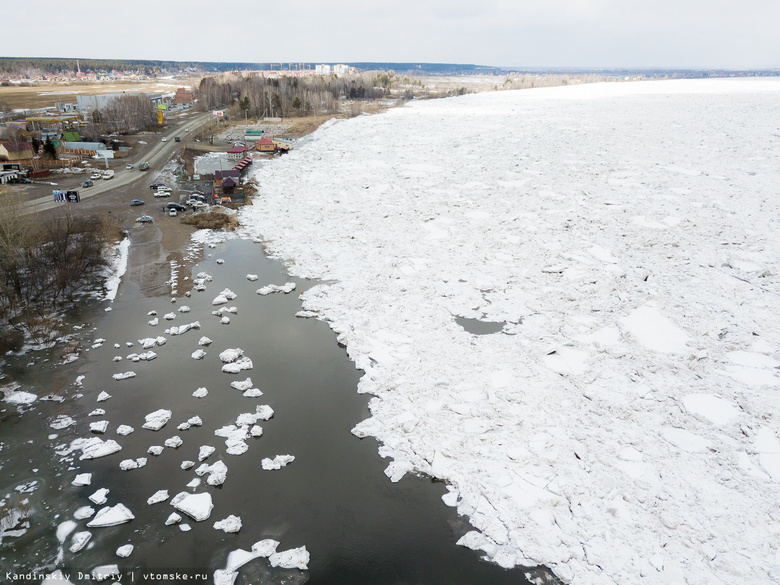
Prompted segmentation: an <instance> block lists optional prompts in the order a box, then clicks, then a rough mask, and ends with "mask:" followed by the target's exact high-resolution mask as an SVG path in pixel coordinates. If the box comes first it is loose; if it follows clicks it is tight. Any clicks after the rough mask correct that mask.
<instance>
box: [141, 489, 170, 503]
mask: <svg viewBox="0 0 780 585" xmlns="http://www.w3.org/2000/svg"><path fill="white" fill-rule="evenodd" d="M167 499H168V490H157V491H156V492H154V493H153V494H152V495H151V496H150V497H149V499H147V500H146V503H147V504H149V505H150V506H151V505H152V504H159V503H160V502H164V501H165V500H167Z"/></svg>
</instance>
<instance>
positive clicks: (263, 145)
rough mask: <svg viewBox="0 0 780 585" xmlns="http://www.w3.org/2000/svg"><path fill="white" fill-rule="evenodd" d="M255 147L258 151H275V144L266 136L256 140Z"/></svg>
mask: <svg viewBox="0 0 780 585" xmlns="http://www.w3.org/2000/svg"><path fill="white" fill-rule="evenodd" d="M255 148H256V149H257V150H259V151H260V152H274V151H276V145H275V144H274V141H273V140H272V139H271V138H269V137H268V136H263V137H262V138H261V139H260V140H258V141H257V145H256V146H255Z"/></svg>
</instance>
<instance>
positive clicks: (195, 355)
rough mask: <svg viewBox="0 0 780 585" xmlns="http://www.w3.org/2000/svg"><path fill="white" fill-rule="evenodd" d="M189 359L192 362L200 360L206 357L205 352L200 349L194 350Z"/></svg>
mask: <svg viewBox="0 0 780 585" xmlns="http://www.w3.org/2000/svg"><path fill="white" fill-rule="evenodd" d="M190 357H191V358H192V359H194V360H202V359H203V358H204V357H206V352H205V351H203V350H202V349H196V350H195V351H193V352H192V355H190Z"/></svg>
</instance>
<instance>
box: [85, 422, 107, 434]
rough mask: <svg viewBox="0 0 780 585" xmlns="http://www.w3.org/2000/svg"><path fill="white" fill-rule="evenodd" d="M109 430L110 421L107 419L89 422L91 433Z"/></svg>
mask: <svg viewBox="0 0 780 585" xmlns="http://www.w3.org/2000/svg"><path fill="white" fill-rule="evenodd" d="M107 430H108V421H107V420H96V421H95V422H91V423H89V432H91V433H99V434H102V433H105V432H106V431H107Z"/></svg>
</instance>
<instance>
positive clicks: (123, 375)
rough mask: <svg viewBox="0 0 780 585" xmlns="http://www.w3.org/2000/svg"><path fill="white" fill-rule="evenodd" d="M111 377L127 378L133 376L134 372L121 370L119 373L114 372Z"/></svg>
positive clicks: (116, 378) (115, 378)
mask: <svg viewBox="0 0 780 585" xmlns="http://www.w3.org/2000/svg"><path fill="white" fill-rule="evenodd" d="M111 377H112V378H114V380H127V379H128V378H135V372H132V371H130V372H121V373H119V374H114V375H113V376H111Z"/></svg>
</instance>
